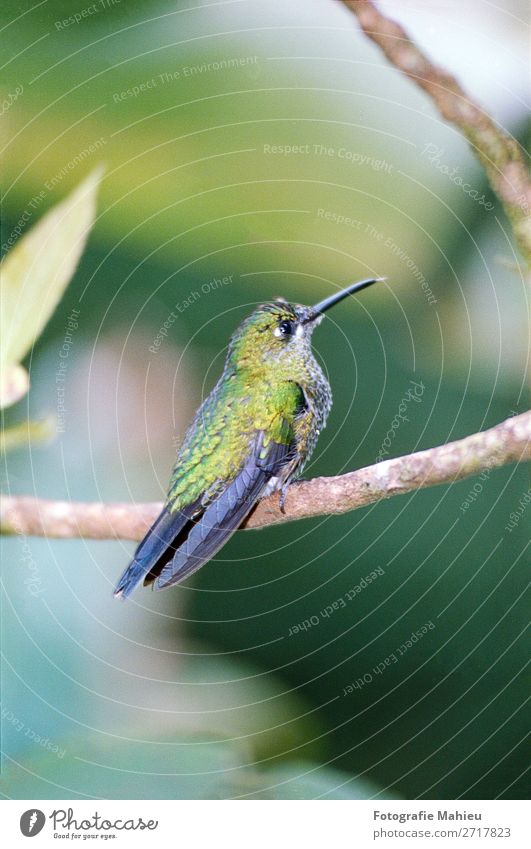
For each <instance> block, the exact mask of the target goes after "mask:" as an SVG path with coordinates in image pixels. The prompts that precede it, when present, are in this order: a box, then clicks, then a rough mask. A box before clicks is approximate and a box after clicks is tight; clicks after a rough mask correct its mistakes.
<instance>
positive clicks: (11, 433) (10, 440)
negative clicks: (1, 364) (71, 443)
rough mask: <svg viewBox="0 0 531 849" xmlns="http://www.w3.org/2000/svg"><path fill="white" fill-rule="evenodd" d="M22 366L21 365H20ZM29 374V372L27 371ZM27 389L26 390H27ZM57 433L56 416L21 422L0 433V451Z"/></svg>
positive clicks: (50, 437) (4, 451) (44, 438)
mask: <svg viewBox="0 0 531 849" xmlns="http://www.w3.org/2000/svg"><path fill="white" fill-rule="evenodd" d="M18 368H21V366H18ZM25 374H26V375H27V372H25ZM25 391H26V390H25ZM54 435H55V417H54V416H46V418H45V419H42V420H41V421H38V422H31V421H28V422H21V424H17V425H13V427H9V428H6V429H5V430H3V431H2V432H1V433H0V452H2V453H3V454H5V453H6V451H12V450H13V449H14V448H21V447H22V446H23V445H27V444H32V443H35V442H46V441H47V440H49V439H52V437H53V436H54Z"/></svg>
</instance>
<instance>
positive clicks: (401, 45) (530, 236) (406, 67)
mask: <svg viewBox="0 0 531 849" xmlns="http://www.w3.org/2000/svg"><path fill="white" fill-rule="evenodd" d="M342 2H343V3H344V5H345V6H347V7H348V8H349V9H350V10H351V11H352V12H353V13H354V14H355V15H356V17H357V19H358V22H359V24H360V27H361V29H362V30H363V32H364V33H365V35H367V36H368V38H370V39H371V41H374V43H375V44H377V45H378V47H380V49H381V50H382V51H383V53H384V54H385V56H386V58H387V59H388V60H389V62H390V63H391V64H392V65H394V66H395V68H397V69H398V70H399V71H401V72H402V73H403V74H405V75H406V76H407V77H409V78H410V79H411V80H413V82H415V83H416V84H417V85H418V86H419V88H421V89H423V91H425V92H426V94H427V95H428V96H429V97H430V98H431V100H432V101H433V103H434V105H435V106H436V108H437V110H438V111H439V114H440V115H441V116H442V117H443V118H444V119H445V120H446V121H449V122H450V123H451V124H453V125H454V126H456V127H458V129H459V130H461V132H462V133H463V134H464V135H465V136H466V138H467V139H468V141H469V143H470V145H471V147H472V150H473V152H474V153H475V154H476V156H477V157H478V159H479V161H480V162H481V164H482V165H483V167H484V169H485V171H486V173H487V177H488V179H489V182H490V185H491V186H492V189H493V190H494V192H495V193H496V195H497V196H498V197H499V199H500V201H501V202H502V204H503V207H504V209H505V212H506V214H507V216H508V218H509V220H510V222H511V225H512V228H513V232H514V235H515V238H516V241H517V243H518V246H519V248H520V250H521V252H522V254H523V256H524V257H525V258H526V260H527V262H528V263H530V262H531V217H530V210H531V181H530V179H529V172H528V169H527V168H526V164H525V161H524V158H523V156H522V153H521V150H520V147H519V146H518V143H517V142H516V140H515V139H514V138H513V137H512V136H511V135H509V134H508V133H506V132H505V131H504V130H503V129H502V128H501V127H499V126H498V125H497V124H496V123H495V122H494V121H493V119H492V118H491V117H490V116H489V115H488V114H487V113H486V112H485V111H484V110H483V109H482V108H481V107H480V106H478V105H477V104H476V103H475V102H474V100H472V98H471V97H470V96H469V95H468V94H467V93H466V92H465V91H464V89H463V88H462V86H461V85H460V83H459V82H458V81H457V79H456V78H455V77H454V76H453V75H452V74H449V73H448V72H447V71H446V70H444V69H443V68H439V67H437V65H435V64H433V62H431V61H430V60H429V59H428V57H427V56H426V55H425V54H424V53H423V52H422V51H421V50H420V48H419V47H418V46H417V45H416V44H415V43H414V42H413V41H412V39H411V38H410V36H409V35H408V34H407V32H406V31H405V29H404V28H403V27H402V26H401V25H400V24H398V23H396V22H395V21H392V20H390V19H389V18H388V17H386V16H385V15H383V14H382V13H381V12H380V11H379V10H378V9H377V8H376V6H375V5H374V3H373V2H372V0H342Z"/></svg>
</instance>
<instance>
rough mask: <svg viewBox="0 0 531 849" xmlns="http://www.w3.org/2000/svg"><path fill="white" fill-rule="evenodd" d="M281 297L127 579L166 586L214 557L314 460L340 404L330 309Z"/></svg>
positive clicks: (224, 391) (256, 332)
mask: <svg viewBox="0 0 531 849" xmlns="http://www.w3.org/2000/svg"><path fill="white" fill-rule="evenodd" d="M371 282H374V281H362V283H360V284H356V286H355V287H349V289H346V290H344V291H343V292H340V293H338V294H336V295H334V296H332V297H331V298H328V299H326V300H325V301H322V302H321V303H320V304H317V306H315V307H312V308H310V307H303V306H292V305H291V304H288V303H287V302H286V301H284V300H281V299H278V300H276V301H273V302H272V303H269V304H264V305H262V306H261V307H258V309H256V310H255V311H254V312H253V313H252V314H251V315H250V316H249V317H248V318H247V319H246V320H245V321H244V322H243V323H242V325H241V326H240V327H239V328H238V330H237V331H236V333H235V334H234V336H233V337H232V339H231V342H230V344H229V350H228V354H227V359H226V363H225V367H224V370H223V374H222V376H221V378H220V379H219V381H218V383H217V384H216V386H215V387H214V389H213V390H212V392H211V393H210V395H209V396H208V397H207V398H206V400H205V401H204V403H203V404H202V406H201V407H200V409H199V410H198V412H197V414H196V416H195V418H194V421H193V422H192V424H191V426H190V428H189V429H188V432H187V434H186V436H185V439H184V441H183V444H182V446H181V448H180V449H179V451H178V454H177V459H176V463H175V468H174V471H173V475H172V478H171V482H170V487H169V491H168V498H167V502H166V505H165V507H164V510H163V512H162V513H161V515H160V516H159V518H158V519H157V521H156V522H155V524H154V525H153V527H152V528H151V529H150V531H149V532H148V534H147V535H146V537H145V538H144V540H143V541H142V542H141V543H140V545H139V547H138V549H137V551H136V553H135V558H134V560H133V562H132V563H131V564H130V566H129V567H128V568H127V569H126V571H125V572H124V574H123V575H122V578H121V579H120V581H119V583H118V587H117V589H116V595H123V596H127V595H129V594H130V593H131V592H132V590H133V589H134V588H135V587H136V586H137V584H138V583H140V582H141V581H144V583H154V585H155V587H156V588H157V589H163V588H165V587H166V586H171V585H172V584H174V583H178V582H179V581H181V580H182V579H183V578H184V577H186V576H187V575H189V574H191V573H192V572H194V571H195V570H196V569H198V568H199V567H200V566H202V565H203V564H204V563H205V562H207V560H209V559H210V558H211V557H212V556H213V555H214V554H215V553H216V551H218V550H219V548H220V547H221V546H222V545H224V543H225V542H226V541H227V539H228V538H229V537H230V536H231V534H232V533H234V531H235V530H237V528H238V526H239V525H240V524H241V522H242V521H243V519H244V518H245V517H246V516H247V515H248V513H249V512H250V510H251V509H252V508H253V506H254V505H255V504H256V502H257V501H258V500H260V499H261V498H263V497H264V496H265V495H268V494H269V493H271V492H273V491H274V490H276V489H280V490H281V491H282V496H281V497H283V495H284V493H285V488H286V487H287V485H288V484H289V481H290V480H292V479H293V477H294V476H296V475H297V474H299V473H300V471H301V469H302V467H303V465H304V463H305V462H306V460H307V459H308V458H309V456H310V455H311V453H312V451H313V449H314V447H315V444H316V442H317V438H318V435H319V433H320V431H321V430H322V428H323V427H324V425H325V424H326V419H327V416H328V412H329V410H330V407H331V403H332V396H331V390H330V386H329V384H328V381H327V380H326V378H325V376H324V374H323V372H322V370H321V368H320V366H319V365H318V363H317V361H316V359H315V357H314V355H313V353H312V350H311V336H312V332H313V330H314V328H315V327H316V326H317V325H318V324H319V322H320V320H321V317H322V313H324V312H325V311H326V310H327V309H329V308H330V306H332V305H333V304H334V303H337V302H338V301H339V300H341V299H342V298H343V297H345V296H346V295H347V294H349V293H350V292H351V291H354V290H356V289H359V288H363V287H364V286H366V285H370V283H371Z"/></svg>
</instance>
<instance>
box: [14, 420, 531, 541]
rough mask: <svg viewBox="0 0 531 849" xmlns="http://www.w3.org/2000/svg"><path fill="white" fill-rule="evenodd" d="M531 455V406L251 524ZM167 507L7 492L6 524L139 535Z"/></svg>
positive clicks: (22, 530) (255, 517)
mask: <svg viewBox="0 0 531 849" xmlns="http://www.w3.org/2000/svg"><path fill="white" fill-rule="evenodd" d="M529 459H531V412H528V413H523V414H522V415H520V416H514V417H512V418H510V419H507V420H506V421H504V422H502V423H501V424H499V425H496V427H493V428H491V429H490V430H486V431H483V432H481V433H475V434H473V435H472V436H467V437H466V438H465V439H460V440H458V441H457V442H450V443H448V444H447V445H441V446H439V447H437V448H430V449H428V450H427V451H418V452H417V453H415V454H408V455H406V456H404V457H397V458H395V459H392V460H384V461H383V462H381V463H377V464H376V465H373V466H367V467H366V468H364V469H358V470H357V471H355V472H349V473H348V474H345V475H339V476H337V477H329V478H315V479H314V480H311V481H304V482H300V483H295V484H293V485H292V486H290V488H289V490H288V494H287V498H286V504H285V510H286V512H285V513H282V512H281V511H280V509H279V503H278V495H272V496H270V497H269V498H265V499H264V500H263V501H261V502H260V503H259V504H258V505H257V507H256V509H255V510H254V511H253V513H252V514H251V515H250V516H249V517H248V519H247V521H246V522H245V523H244V525H243V527H244V528H261V527H264V526H266V525H274V524H277V523H280V522H289V521H292V520H294V519H306V518H309V517H311V516H323V515H332V514H339V513H346V512H348V511H350V510H356V509H357V508H359V507H365V506H367V505H368V504H372V503H374V502H376V501H380V500H382V499H383V498H389V497H391V496H394V495H400V494H403V493H407V492H411V491H412V490H417V489H423V488H424V487H428V486H436V485H437V484H445V483H453V482H454V481H458V480H462V479H463V478H466V477H469V476H470V475H475V474H479V473H480V472H482V471H483V470H484V469H494V468H498V467H499V466H503V465H506V464H507V463H518V462H520V461H523V460H529ZM161 508H162V504H161V503H158V502H154V503H149V504H101V503H93V504H90V503H88V504H87V503H85V504H84V503H71V502H68V501H44V500H42V499H39V498H28V497H21V496H2V498H1V499H0V531H1V533H3V534H24V535H28V536H47V537H57V538H72V537H85V538H87V539H117V538H120V539H133V540H139V539H141V538H142V537H143V535H144V534H145V532H146V530H147V529H148V527H149V526H150V525H151V524H152V522H153V521H154V520H155V518H156V517H157V515H158V513H159V512H160V510H161Z"/></svg>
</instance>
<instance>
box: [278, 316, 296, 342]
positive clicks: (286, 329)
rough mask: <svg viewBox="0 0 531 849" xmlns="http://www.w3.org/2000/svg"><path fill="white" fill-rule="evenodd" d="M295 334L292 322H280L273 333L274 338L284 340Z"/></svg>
mask: <svg viewBox="0 0 531 849" xmlns="http://www.w3.org/2000/svg"><path fill="white" fill-rule="evenodd" d="M294 332H295V325H294V323H293V322H292V321H288V320H287V319H286V320H285V321H281V322H280V324H279V325H278V327H275V330H274V333H275V336H278V337H280V338H284V339H286V338H287V337H288V336H293V334H294Z"/></svg>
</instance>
